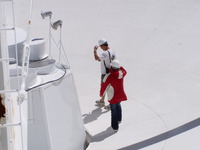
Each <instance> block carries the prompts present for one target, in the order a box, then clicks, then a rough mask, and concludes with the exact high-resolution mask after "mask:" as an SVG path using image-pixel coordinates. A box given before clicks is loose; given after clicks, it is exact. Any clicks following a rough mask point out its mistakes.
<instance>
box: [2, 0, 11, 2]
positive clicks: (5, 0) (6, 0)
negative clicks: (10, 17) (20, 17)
mask: <svg viewBox="0 0 200 150" xmlns="http://www.w3.org/2000/svg"><path fill="white" fill-rule="evenodd" d="M11 1H12V0H0V2H11Z"/></svg>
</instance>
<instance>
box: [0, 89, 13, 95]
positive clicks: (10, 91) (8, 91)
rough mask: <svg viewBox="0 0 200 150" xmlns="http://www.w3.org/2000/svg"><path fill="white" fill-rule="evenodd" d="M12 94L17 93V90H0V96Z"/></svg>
mask: <svg viewBox="0 0 200 150" xmlns="http://www.w3.org/2000/svg"><path fill="white" fill-rule="evenodd" d="M12 92H17V90H2V91H0V94H4V93H12Z"/></svg>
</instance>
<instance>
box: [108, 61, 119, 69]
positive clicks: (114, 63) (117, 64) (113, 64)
mask: <svg viewBox="0 0 200 150" xmlns="http://www.w3.org/2000/svg"><path fill="white" fill-rule="evenodd" d="M110 65H111V66H112V67H114V68H117V69H118V68H120V67H121V65H120V62H119V60H117V59H114V60H113V61H112V62H111V63H110Z"/></svg>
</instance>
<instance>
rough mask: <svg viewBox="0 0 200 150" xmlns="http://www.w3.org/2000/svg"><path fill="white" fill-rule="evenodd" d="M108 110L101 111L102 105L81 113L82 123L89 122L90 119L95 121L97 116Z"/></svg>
mask: <svg viewBox="0 0 200 150" xmlns="http://www.w3.org/2000/svg"><path fill="white" fill-rule="evenodd" d="M108 111H109V110H106V111H102V107H97V108H96V109H94V110H93V111H92V112H91V113H88V114H83V115H82V116H83V117H84V118H83V122H84V124H87V123H89V122H92V121H95V120H97V118H98V117H99V116H100V115H102V114H104V113H107V112H108Z"/></svg>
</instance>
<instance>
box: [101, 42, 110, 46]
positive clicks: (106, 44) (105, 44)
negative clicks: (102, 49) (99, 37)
mask: <svg viewBox="0 0 200 150" xmlns="http://www.w3.org/2000/svg"><path fill="white" fill-rule="evenodd" d="M100 46H108V43H107V42H105V43H103V44H101V45H100Z"/></svg>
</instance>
